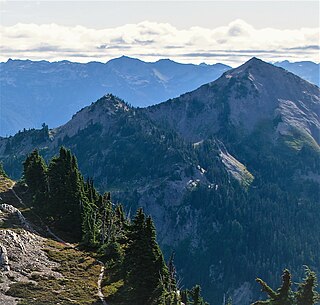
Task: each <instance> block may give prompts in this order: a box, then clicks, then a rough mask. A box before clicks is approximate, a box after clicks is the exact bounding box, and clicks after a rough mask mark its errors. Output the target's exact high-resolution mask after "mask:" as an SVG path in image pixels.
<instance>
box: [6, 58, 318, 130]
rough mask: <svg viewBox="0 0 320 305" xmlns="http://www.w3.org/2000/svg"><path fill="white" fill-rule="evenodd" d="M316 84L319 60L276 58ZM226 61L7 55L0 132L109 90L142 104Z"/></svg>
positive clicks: (188, 85)
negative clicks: (34, 58)
mask: <svg viewBox="0 0 320 305" xmlns="http://www.w3.org/2000/svg"><path fill="white" fill-rule="evenodd" d="M276 65H279V66H282V67H284V68H285V69H287V70H289V71H291V72H294V73H296V74H297V75H299V76H301V77H302V78H305V79H306V80H308V81H310V82H313V83H315V84H317V85H319V65H318V64H315V63H312V62H299V63H289V62H287V61H284V62H280V63H276ZM230 68H231V67H229V66H226V65H223V64H215V65H206V64H200V65H193V64H180V63H176V62H174V61H171V60H169V59H162V60H159V61H157V62H154V63H149V62H143V61H141V60H138V59H134V58H129V57H125V56H122V57H120V58H116V59H113V60H110V61H109V62H107V63H99V62H90V63H87V64H80V63H73V62H69V61H61V62H52V63H50V62H47V61H30V60H8V61H7V62H5V63H0V103H1V104H0V106H1V112H0V136H6V135H12V134H15V133H16V132H17V131H18V130H22V129H23V128H26V129H28V128H39V127H40V126H41V125H42V123H46V124H48V125H49V126H50V127H57V126H59V125H62V124H64V123H65V122H67V121H68V120H69V119H70V118H71V116H72V115H73V114H74V113H75V112H76V111H78V110H79V109H81V108H82V107H85V106H87V105H89V104H90V103H91V102H93V101H95V100H97V99H98V98H99V97H100V96H102V95H104V94H107V93H112V94H114V95H116V96H119V97H120V98H122V99H124V100H125V101H126V102H128V103H130V104H131V105H133V106H136V107H137V106H138V107H145V106H150V105H154V104H157V103H159V102H162V101H165V100H167V99H169V98H173V97H177V96H179V95H181V94H183V93H185V92H189V91H192V90H194V89H196V88H197V87H199V86H201V85H202V84H205V83H208V82H211V81H214V80H215V79H217V78H218V77H220V76H221V74H222V73H223V72H225V71H227V70H229V69H230Z"/></svg>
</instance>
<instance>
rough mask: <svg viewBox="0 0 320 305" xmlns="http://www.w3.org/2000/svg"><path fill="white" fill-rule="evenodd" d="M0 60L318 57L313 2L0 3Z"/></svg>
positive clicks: (227, 60) (225, 60)
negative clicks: (125, 57) (124, 57)
mask: <svg viewBox="0 0 320 305" xmlns="http://www.w3.org/2000/svg"><path fill="white" fill-rule="evenodd" d="M0 6H1V7H0V61H7V60H8V58H12V59H31V60H49V61H57V60H70V61H77V62H89V61H100V62H106V61H108V60H110V59H112V58H115V57H120V56H122V55H126V56H130V57H136V58H139V59H142V60H145V61H156V60H158V59H161V58H170V59H172V60H175V61H178V62H184V63H196V64H199V63H202V62H206V63H208V64H214V63H217V62H222V63H226V64H229V65H231V66H237V65H238V64H241V63H242V62H244V61H246V60H248V59H249V58H251V57H253V56H256V57H259V58H261V59H263V60H266V61H271V62H276V61H281V60H289V61H301V60H311V61H315V62H319V61H320V59H319V44H320V42H319V37H320V36H319V32H320V30H319V28H320V24H319V3H318V1H273V0H269V1H258V0H256V1H240V0H238V1H152V0H151V1H150V0H149V1H139V2H137V1H10V0H6V1H4V0H0Z"/></svg>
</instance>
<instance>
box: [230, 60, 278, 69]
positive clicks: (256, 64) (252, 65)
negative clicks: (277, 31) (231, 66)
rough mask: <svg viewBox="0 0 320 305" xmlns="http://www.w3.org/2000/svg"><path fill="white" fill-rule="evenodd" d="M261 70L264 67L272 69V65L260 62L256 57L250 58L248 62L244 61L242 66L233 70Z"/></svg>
mask: <svg viewBox="0 0 320 305" xmlns="http://www.w3.org/2000/svg"><path fill="white" fill-rule="evenodd" d="M258 67H259V68H262V67H266V68H271V67H274V66H273V65H272V64H269V63H267V62H265V61H263V60H261V59H260V58H257V57H252V58H251V59H249V60H248V61H246V62H245V63H244V64H242V65H241V66H239V67H238V68H236V69H235V70H238V69H239V70H241V71H242V70H244V68H245V69H252V68H253V69H255V68H258Z"/></svg>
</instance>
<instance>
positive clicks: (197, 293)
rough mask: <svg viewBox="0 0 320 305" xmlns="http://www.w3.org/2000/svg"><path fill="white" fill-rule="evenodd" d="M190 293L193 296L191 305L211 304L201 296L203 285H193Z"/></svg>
mask: <svg viewBox="0 0 320 305" xmlns="http://www.w3.org/2000/svg"><path fill="white" fill-rule="evenodd" d="M189 294H190V296H191V298H192V301H191V302H190V304H191V305H209V304H208V303H206V302H205V301H204V300H203V298H202V296H201V287H200V286H199V285H196V286H195V287H193V288H192V289H191V291H190V292H189Z"/></svg>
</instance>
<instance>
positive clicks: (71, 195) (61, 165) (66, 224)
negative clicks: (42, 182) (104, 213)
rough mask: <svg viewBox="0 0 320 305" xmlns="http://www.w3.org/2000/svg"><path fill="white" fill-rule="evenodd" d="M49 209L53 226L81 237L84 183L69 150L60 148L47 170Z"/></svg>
mask: <svg viewBox="0 0 320 305" xmlns="http://www.w3.org/2000/svg"><path fill="white" fill-rule="evenodd" d="M48 181H49V200H48V203H49V207H48V211H49V213H50V215H52V216H53V219H54V223H55V225H56V226H57V227H58V228H59V229H60V230H63V231H68V232H70V233H72V235H73V236H74V237H77V238H80V235H81V209H82V207H83V204H84V201H85V192H84V182H83V178H82V176H81V174H80V172H79V169H78V165H77V160H76V158H75V156H73V155H72V154H71V152H70V150H66V149H65V148H64V147H61V148H60V153H59V156H58V157H55V158H53V159H52V160H51V162H50V164H49V169H48Z"/></svg>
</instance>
